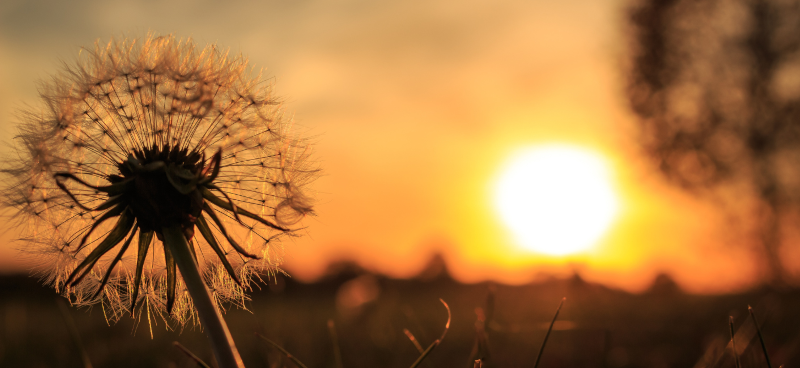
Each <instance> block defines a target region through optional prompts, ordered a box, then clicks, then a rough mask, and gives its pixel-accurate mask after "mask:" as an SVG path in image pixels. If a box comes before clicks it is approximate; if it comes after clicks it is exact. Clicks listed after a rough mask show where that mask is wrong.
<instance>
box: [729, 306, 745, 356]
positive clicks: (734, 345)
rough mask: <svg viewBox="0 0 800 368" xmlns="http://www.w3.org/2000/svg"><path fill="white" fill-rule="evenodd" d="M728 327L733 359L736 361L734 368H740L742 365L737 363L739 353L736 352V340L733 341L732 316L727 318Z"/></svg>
mask: <svg viewBox="0 0 800 368" xmlns="http://www.w3.org/2000/svg"><path fill="white" fill-rule="evenodd" d="M728 318H729V319H728V322H729V326H730V328H731V346H732V347H733V359H734V360H735V361H736V368H742V363H740V362H739V352H738V351H736V340H734V339H733V316H728Z"/></svg>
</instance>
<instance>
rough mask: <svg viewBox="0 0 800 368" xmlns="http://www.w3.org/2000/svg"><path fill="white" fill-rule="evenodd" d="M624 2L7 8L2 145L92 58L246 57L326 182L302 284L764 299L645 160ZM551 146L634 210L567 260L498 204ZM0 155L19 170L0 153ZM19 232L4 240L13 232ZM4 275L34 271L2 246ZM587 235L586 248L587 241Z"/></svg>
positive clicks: (295, 260) (694, 204)
mask: <svg viewBox="0 0 800 368" xmlns="http://www.w3.org/2000/svg"><path fill="white" fill-rule="evenodd" d="M625 6H626V2H625V1H622V0H608V1H596V0H564V1H546V0H499V1H498V0H492V1H489V0H424V1H423V0H404V1H399V0H391V1H367V0H298V1H277V0H275V1H229V2H225V3H222V2H216V1H189V0H185V1H138V2H129V1H107V0H106V1H100V0H97V1H74V2H70V3H69V4H67V3H66V2H61V1H38V2H30V1H22V0H4V1H3V2H0V134H2V138H3V142H8V141H9V140H10V139H11V137H12V136H13V134H14V125H15V121H16V118H15V111H19V109H22V108H25V107H26V106H34V107H35V106H37V104H38V103H39V101H38V100H37V89H36V82H37V81H39V80H46V79H47V78H48V77H49V76H50V75H52V74H53V73H55V72H57V71H58V70H59V67H60V65H61V63H62V62H70V61H72V60H74V59H75V57H76V55H77V52H78V50H79V48H80V47H81V46H91V45H92V44H93V43H94V42H95V41H96V40H100V41H101V42H107V41H108V40H109V39H110V38H111V37H126V36H127V37H142V36H145V35H147V34H148V33H154V34H174V35H175V36H177V37H191V38H192V39H193V40H194V41H195V42H196V43H197V44H199V45H204V44H208V43H216V44H217V45H219V46H221V47H223V48H229V49H230V50H231V52H233V53H236V54H239V53H241V54H243V55H245V56H246V57H248V58H249V59H250V62H251V64H252V65H253V66H255V67H256V68H263V70H264V75H267V76H269V77H270V78H271V80H272V81H273V82H274V85H275V92H276V94H277V95H278V96H280V97H281V98H282V99H283V100H284V101H285V104H284V105H285V108H286V110H287V111H289V112H290V113H291V114H293V116H294V120H295V122H296V124H297V126H298V127H299V129H301V130H302V131H303V132H304V133H305V134H309V135H311V136H313V137H314V138H313V140H314V142H315V144H314V150H315V156H314V157H315V160H316V161H317V163H318V164H319V166H320V167H321V168H322V169H323V175H322V176H321V177H320V178H319V179H318V180H317V181H316V182H315V183H314V185H313V189H314V192H315V197H316V199H317V205H316V214H317V215H316V216H315V217H313V218H309V219H306V220H305V222H304V225H306V226H307V227H308V229H307V230H306V233H305V234H304V235H303V236H302V237H300V238H296V239H290V240H286V241H285V242H284V243H285V247H286V264H285V269H286V270H287V271H288V272H289V273H290V274H291V275H292V277H295V278H297V279H299V280H302V281H313V280H314V279H317V278H318V277H320V276H322V275H324V273H325V271H326V269H327V267H328V265H329V264H331V263H332V262H337V261H354V262H357V263H358V264H359V265H360V266H361V267H364V268H366V269H367V270H370V271H374V272H378V273H382V274H385V275H388V276H391V277H413V276H415V275H417V274H418V273H419V272H420V271H422V270H423V269H424V268H425V266H426V265H427V264H428V263H429V262H430V259H431V258H432V257H433V256H434V255H435V254H440V255H441V256H442V257H443V258H444V260H445V261H446V263H447V266H448V269H449V272H450V273H451V275H452V276H453V277H455V278H456V279H458V280H460V281H463V282H480V281H484V280H494V281H497V282H504V283H511V284H520V283H525V282H530V281H534V280H542V279H547V278H548V277H554V276H555V277H570V276H571V275H573V274H574V273H579V274H580V275H581V277H583V278H584V279H586V280H589V281H593V282H601V283H604V284H607V285H609V286H611V287H616V288H622V289H625V290H630V291H641V290H644V289H646V288H647V287H648V286H649V285H650V284H651V283H652V280H653V279H654V277H655V276H656V275H658V274H660V273H668V274H670V275H671V276H672V277H673V278H674V279H675V280H676V281H677V282H678V283H679V284H680V285H681V286H683V287H684V288H685V289H686V290H689V291H691V292H699V293H702V292H710V293H719V292H727V291H733V290H741V289H742V288H746V287H748V286H752V285H754V284H756V283H758V281H759V274H760V273H759V269H758V267H757V264H756V262H754V261H753V257H754V253H753V252H754V251H753V247H752V246H751V245H748V244H747V243H746V241H745V240H743V239H745V238H746V237H743V236H739V235H736V234H733V233H731V232H729V231H726V229H728V227H727V226H725V225H726V224H727V223H728V220H729V219H728V218H727V217H726V216H725V215H723V214H722V213H721V212H720V211H719V210H717V209H716V207H714V205H713V204H712V203H709V202H706V201H703V200H700V199H697V198H695V197H692V196H691V195H689V194H686V193H682V192H681V191H679V190H677V189H675V188H673V187H671V186H669V185H668V184H667V183H665V182H664V181H663V180H662V179H661V178H660V176H659V174H658V173H657V172H656V171H655V170H654V169H653V167H652V163H651V162H649V161H648V160H647V159H646V158H644V157H643V156H642V155H641V154H640V152H639V150H640V148H639V146H638V145H637V142H636V130H635V127H636V125H635V119H634V118H633V117H632V115H631V113H630V112H628V110H627V107H626V106H627V105H626V102H625V99H624V94H623V91H624V79H623V73H622V67H623V65H624V60H625V59H624V57H625V52H626V42H627V40H626V39H625V37H624V36H625V31H624V30H625V27H624V22H623V20H624V11H625ZM543 144H563V145H571V146H576V147H581V148H582V149H586V150H590V151H592V152H596V154H597V155H598V157H600V158H601V159H602V160H603V161H604V162H606V163H607V165H608V168H609V170H610V178H611V185H612V187H613V188H614V190H615V191H616V193H617V194H618V197H619V211H618V215H617V217H616V218H615V219H614V221H613V222H612V225H611V227H610V228H609V229H608V230H607V231H606V232H605V233H604V234H603V236H602V237H601V238H600V239H599V240H598V241H597V243H596V244H594V246H593V247H592V248H591V249H590V250H588V251H585V252H582V253H579V254H574V255H569V256H546V255H542V254H538V253H536V252H531V251H529V250H525V249H523V248H522V247H521V246H520V245H519V244H517V243H518V242H517V241H516V240H515V238H514V236H513V235H512V234H510V232H509V229H508V228H507V227H506V226H505V225H504V224H503V223H501V220H500V218H499V216H498V215H497V213H496V210H495V208H494V204H493V203H492V193H491V191H492V188H494V185H495V183H496V181H497V178H498V176H499V175H500V170H501V168H502V167H503V165H504V164H505V163H506V162H508V160H509V159H510V158H511V157H513V156H514V155H515V154H516V153H518V152H520V151H522V150H525V149H529V148H530V147H536V146H537V145H543ZM0 153H2V154H8V150H7V149H6V148H5V147H3V148H2V149H0ZM6 226H7V225H6ZM2 230H3V231H4V232H3V235H2V236H3V239H5V240H4V241H3V242H2V244H0V271H2V272H20V271H25V270H26V267H28V266H27V265H28V263H26V262H25V261H24V256H21V255H20V253H19V252H18V251H17V250H15V247H18V246H19V243H13V242H11V239H13V238H14V232H15V230H14V229H13V228H3V229H2ZM575 231H580V229H579V228H576V229H575Z"/></svg>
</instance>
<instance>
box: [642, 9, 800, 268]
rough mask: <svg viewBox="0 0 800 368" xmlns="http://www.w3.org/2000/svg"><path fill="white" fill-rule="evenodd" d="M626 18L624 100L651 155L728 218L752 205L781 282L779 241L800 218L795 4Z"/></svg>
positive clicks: (799, 59)
mask: <svg viewBox="0 0 800 368" xmlns="http://www.w3.org/2000/svg"><path fill="white" fill-rule="evenodd" d="M628 16H629V17H628V21H629V25H630V31H631V33H630V34H631V41H632V43H631V46H632V48H631V58H630V59H629V60H630V64H629V65H628V68H627V73H628V86H627V87H628V88H627V97H628V99H629V101H630V104H631V107H632V109H633V111H634V112H635V114H636V115H637V116H638V122H639V126H640V128H641V130H640V131H641V137H640V139H641V141H642V144H643V146H644V148H645V150H646V152H647V153H648V154H649V155H650V156H651V157H652V158H654V159H655V160H656V161H657V163H658V165H659V168H660V170H661V171H662V172H663V173H664V174H666V177H667V178H669V179H670V180H672V181H673V182H675V183H677V184H679V185H680V186H682V187H683V188H685V189H688V190H691V191H693V192H695V193H701V194H710V195H714V196H716V198H727V199H728V201H727V202H728V204H729V205H730V206H729V209H732V208H733V207H735V206H736V203H735V202H736V201H735V200H736V199H743V198H754V199H755V200H756V203H758V204H757V206H756V207H757V208H758V211H757V212H755V213H757V216H754V217H753V218H751V220H753V221H755V222H754V224H755V226H756V227H757V230H758V233H759V238H760V239H759V242H760V243H761V245H762V246H763V255H764V261H765V262H764V263H763V266H764V267H765V268H764V275H765V276H766V277H767V278H768V280H769V281H770V282H772V283H774V284H781V283H784V282H786V272H785V268H784V266H783V264H782V262H781V259H780V254H779V250H780V249H779V248H780V246H781V245H782V243H783V242H785V241H784V239H785V237H782V236H781V233H782V231H783V230H785V229H786V228H785V227H786V226H790V225H791V224H790V222H791V221H792V218H794V217H795V216H797V215H798V214H800V211H798V209H799V208H800V206H798V204H800V1H796V0H642V1H639V2H638V3H636V4H635V5H634V6H633V7H632V8H631V9H630V12H629V13H628ZM743 191H744V192H743ZM726 193H727V194H730V193H735V195H736V196H738V197H731V196H729V195H727V194H726ZM730 199H734V201H730Z"/></svg>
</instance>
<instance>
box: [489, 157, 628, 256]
mask: <svg viewBox="0 0 800 368" xmlns="http://www.w3.org/2000/svg"><path fill="white" fill-rule="evenodd" d="M494 204H495V207H496V209H497V211H498V213H499V216H500V218H501V219H502V221H503V223H504V224H505V225H506V226H507V227H508V228H509V230H511V232H512V233H513V235H514V237H515V238H516V240H517V242H518V243H519V245H520V246H522V247H524V248H526V249H529V250H531V251H534V252H538V253H543V254H548V255H554V256H563V255H568V254H573V253H577V252H580V251H583V250H587V249H589V248H590V247H592V246H593V245H594V244H595V243H596V242H597V240H598V239H599V238H600V237H601V236H602V235H603V234H604V233H605V232H606V230H608V228H609V227H610V225H611V223H612V222H613V221H614V218H615V217H616V214H617V209H618V200H617V196H616V194H615V192H614V190H613V188H612V184H611V179H610V175H609V172H608V168H607V166H606V164H605V162H604V160H603V159H602V157H601V156H600V155H599V154H598V153H595V152H592V151H589V150H586V149H583V148H579V147H572V146H565V145H547V146H537V147H532V148H529V149H527V150H524V151H522V152H520V153H519V154H517V155H515V156H514V157H512V158H511V159H510V160H509V162H508V164H506V166H505V167H504V168H503V169H502V171H501V174H500V176H499V180H498V181H497V184H496V186H495V192H494Z"/></svg>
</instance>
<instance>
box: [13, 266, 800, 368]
mask: <svg viewBox="0 0 800 368" xmlns="http://www.w3.org/2000/svg"><path fill="white" fill-rule="evenodd" d="M562 297H566V298H567V299H566V301H565V303H564V306H563V309H562V310H561V312H560V314H559V316H558V321H557V322H556V324H555V326H554V330H553V332H552V334H551V335H550V338H549V340H548V342H547V345H546V347H545V350H544V354H543V356H542V360H541V363H540V365H539V366H540V367H547V368H557V367H648V368H658V367H698V368H704V367H735V363H734V361H733V358H732V355H731V350H730V348H727V349H726V348H725V346H726V344H728V341H729V339H730V335H729V334H730V332H729V325H728V316H729V315H732V316H733V317H734V318H735V328H736V329H737V338H736V343H737V347H738V348H739V350H744V351H743V353H742V354H741V355H742V356H741V358H742V366H743V367H766V366H767V365H766V362H765V360H764V356H763V353H762V349H761V345H760V343H759V339H758V337H757V336H756V334H755V329H754V328H753V324H752V320H751V319H750V317H749V315H748V312H747V305H748V304H750V305H752V306H753V308H754V310H755V313H756V315H757V316H758V319H759V323H760V324H761V327H762V331H763V335H764V340H765V342H766V346H767V349H768V351H769V353H770V359H771V361H772V366H773V367H776V368H777V367H778V366H779V365H784V366H786V367H791V366H797V365H798V364H800V356H798V355H800V354H798V352H799V351H798V347H800V333H799V332H800V329H799V328H800V313H797V311H798V310H800V292H797V291H788V290H781V291H774V290H768V289H760V290H754V291H750V292H747V293H742V294H736V295H719V296H699V295H688V294H685V293H683V292H681V291H680V289H678V288H677V287H676V286H675V285H674V284H673V283H671V281H670V280H669V279H668V278H666V277H662V278H659V279H658V280H657V282H656V283H655V284H654V286H653V287H652V288H651V289H650V290H649V291H647V292H645V293H642V294H629V293H626V292H622V291H618V290H613V289H608V288H606V287H603V286H600V285H594V284H590V283H587V282H585V281H583V280H582V279H580V277H578V276H575V277H573V278H571V279H567V280H550V281H547V282H543V283H536V284H530V285H524V286H504V285H492V284H486V283H483V284H474V285H463V284H459V283H456V282H455V281H452V280H451V279H449V278H448V277H447V276H444V275H442V274H440V275H438V276H433V277H428V278H420V279H412V280H392V279H385V278H381V277H377V276H372V275H369V274H365V273H363V272H361V271H358V270H356V269H354V268H352V267H342V268H341V271H340V272H337V273H336V274H335V275H333V276H330V277H328V278H326V279H325V280H322V281H320V282H318V283H314V284H301V283H297V282H294V281H292V280H291V279H285V278H284V279H281V280H279V282H278V283H277V284H273V285H271V286H263V288H262V289H261V290H256V291H254V292H253V293H252V302H251V303H249V311H243V310H231V311H229V312H228V313H227V314H226V319H227V320H228V323H229V325H230V328H231V331H232V333H233V336H234V339H235V340H236V343H237V346H238V348H239V350H240V351H241V353H242V356H243V359H244V360H245V364H246V365H247V367H284V366H285V367H294V363H292V362H290V361H289V360H288V359H287V358H286V357H285V356H284V355H283V354H282V353H280V352H279V351H277V350H276V349H275V348H273V347H270V346H269V344H267V343H266V342H264V341H263V340H262V339H260V338H259V337H257V336H256V334H255V333H259V334H261V335H263V336H265V337H267V338H269V339H271V340H273V341H275V342H276V343H278V344H280V345H281V346H283V347H285V348H286V349H287V350H288V351H289V352H291V353H292V354H293V355H295V356H296V357H298V358H299V359H300V360H301V361H302V362H303V363H305V364H306V365H307V366H308V367H309V368H323V367H326V368H327V367H336V366H337V364H336V359H337V358H336V355H335V353H334V351H335V349H334V343H333V341H334V340H332V335H331V333H330V332H331V331H330V330H329V328H328V321H329V320H333V321H334V326H335V327H334V330H335V338H336V340H338V344H339V351H340V352H341V360H342V363H343V364H342V366H343V367H348V368H356V367H409V366H410V365H411V364H412V363H413V362H414V361H415V360H416V358H417V357H418V356H419V353H418V351H417V349H416V348H415V346H414V345H413V344H412V342H411V341H410V340H409V338H408V336H407V335H406V334H405V333H404V329H408V330H409V332H410V333H411V334H413V335H414V336H415V338H416V339H418V340H419V342H420V344H421V345H422V346H423V347H425V346H427V345H428V344H430V343H431V342H432V341H433V340H434V339H436V338H437V337H439V336H440V335H441V333H442V332H443V330H444V325H445V322H446V320H447V311H446V310H445V308H444V306H443V305H442V304H441V303H440V302H439V298H441V299H443V300H444V301H445V302H446V303H447V304H448V305H449V306H450V308H451V311H452V323H451V326H450V329H449V331H448V332H447V335H446V336H445V338H444V340H443V341H442V343H441V345H439V346H438V347H437V348H436V349H434V350H433V352H432V353H431V354H430V355H429V357H428V358H427V359H426V360H425V361H424V362H423V364H422V365H421V366H422V367H429V368H430V367H472V366H473V362H472V359H473V357H474V356H475V355H476V354H481V355H483V356H484V358H485V359H484V363H483V366H484V367H532V366H533V363H534V361H535V360H536V355H537V353H538V351H539V347H540V345H541V343H542V340H543V339H544V336H545V333H546V332H547V328H548V326H549V324H550V321H551V319H552V318H553V313H554V312H555V310H556V307H557V306H558V303H559V302H560V300H561V298H562ZM58 300H59V297H57V295H56V294H55V293H54V292H53V291H52V290H51V289H48V288H46V287H43V286H40V285H39V284H38V283H37V281H36V280H35V279H33V278H30V277H27V276H4V277H2V278H0V367H80V366H82V361H81V350H84V351H85V352H86V353H87V354H88V357H89V358H90V360H91V362H92V364H93V366H94V367H195V366H196V364H195V363H194V362H193V361H192V360H191V359H190V358H188V357H187V356H186V355H185V354H183V353H182V352H180V351H179V350H178V349H177V348H175V347H174V346H173V344H172V342H173V341H178V342H180V344H182V345H184V346H185V347H187V348H188V349H189V350H191V351H193V352H194V353H195V354H197V355H198V356H199V357H200V358H202V359H203V360H205V361H207V362H210V361H212V359H213V358H212V354H211V352H210V350H209V348H208V344H207V342H206V338H205V336H204V335H203V334H202V333H201V332H200V331H199V329H198V328H196V327H195V328H192V327H187V328H186V329H184V330H183V331H168V330H166V328H165V324H164V322H163V321H160V320H159V321H153V322H157V324H156V325H154V326H153V338H152V339H151V337H150V330H149V327H148V322H147V320H142V321H141V322H140V323H139V324H138V328H136V329H135V326H134V323H133V321H132V320H131V319H130V318H129V317H125V318H123V319H122V320H121V321H120V322H118V323H116V324H112V325H111V326H108V325H107V324H106V322H105V319H104V317H103V311H102V310H101V309H100V308H94V309H91V310H87V309H76V308H69V309H68V313H69V316H70V317H69V319H72V320H73V321H74V322H75V324H76V326H77V330H78V335H79V336H80V340H81V343H80V344H81V345H82V346H83V348H79V347H78V342H77V341H76V339H75V338H74V337H73V335H71V334H70V331H69V329H68V327H67V324H68V323H69V321H68V319H67V318H65V317H64V315H63V314H62V313H61V312H60V310H59V306H58V304H57V301H58ZM492 305H494V307H492ZM479 315H481V316H483V320H484V321H483V322H480V321H479V319H478V316H479ZM482 327H485V328H482ZM482 331H485V332H482ZM476 340H477V341H481V343H476ZM478 345H479V346H481V348H479V349H476V346H478Z"/></svg>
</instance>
